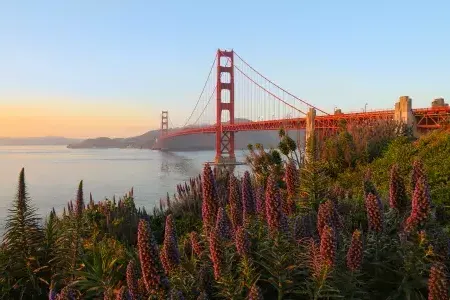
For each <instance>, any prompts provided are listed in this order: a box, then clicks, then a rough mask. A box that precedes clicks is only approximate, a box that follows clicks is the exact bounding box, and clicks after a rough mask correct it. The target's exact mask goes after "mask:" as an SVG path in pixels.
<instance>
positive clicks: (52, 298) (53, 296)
mask: <svg viewBox="0 0 450 300" xmlns="http://www.w3.org/2000/svg"><path fill="white" fill-rule="evenodd" d="M57 297H58V294H57V293H56V292H55V290H54V289H50V291H49V292H48V300H56V299H57Z"/></svg>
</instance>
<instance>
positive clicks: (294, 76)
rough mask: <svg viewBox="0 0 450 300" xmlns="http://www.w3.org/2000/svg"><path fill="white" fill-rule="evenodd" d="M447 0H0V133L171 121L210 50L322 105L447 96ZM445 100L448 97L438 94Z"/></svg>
mask: <svg viewBox="0 0 450 300" xmlns="http://www.w3.org/2000/svg"><path fill="white" fill-rule="evenodd" d="M449 11H450V2H449V1H447V0H442V1H433V0H430V1H415V0H409V1H403V0H397V1H392V0H391V1H383V0H378V1H345V0H343V1H334V0H330V1H320V0H316V1H301V0H295V1H272V0H271V1H263V0H259V1H252V0H246V1H243V0H238V1H231V0H230V1H169V0H168V1H150V0H147V1H131V0H129V1H115V0H108V1H103V0H97V1H91V0H77V1H75V0H67V1H46V0H42V1H31V0H22V1H6V0H0V137H1V136H20V137H26V136H49V135H54V136H66V137H77V138H87V137H97V136H110V137H124V136H133V135H138V134H142V133H144V132H146V131H147V130H150V129H155V128H158V126H159V122H160V119H159V118H160V117H159V116H160V113H161V110H169V112H170V116H171V120H172V122H173V123H174V124H182V123H183V121H184V120H185V119H186V117H188V115H189V112H190V111H191V110H192V108H193V107H194V105H195V102H196V100H197V97H198V94H199V93H200V91H201V89H202V85H203V83H204V80H205V77H206V75H207V72H208V70H209V67H210V64H211V61H212V60H213V58H214V55H215V52H216V50H217V48H222V49H224V48H225V49H230V48H232V49H235V50H236V51H237V52H238V53H239V55H241V56H242V57H243V58H245V59H246V60H247V61H248V62H249V63H250V64H251V65H253V66H255V67H256V68H257V69H258V70H260V71H261V72H262V73H263V74H264V75H266V76H267V77H269V78H271V79H272V80H274V81H275V82H277V83H279V84H280V85H281V86H283V87H284V88H286V89H288V90H289V91H290V92H292V93H293V94H295V95H297V96H299V97H301V98H304V99H308V101H310V102H311V103H312V104H314V105H316V106H318V107H320V108H322V109H324V110H325V111H330V112H331V111H332V110H333V108H334V107H335V106H338V107H340V108H342V109H343V110H344V111H346V110H347V111H350V110H352V111H355V110H360V109H361V108H362V107H364V105H365V103H367V109H377V108H380V109H386V108H392V107H393V106H394V103H395V101H396V99H398V97H399V96H401V95H409V96H410V97H411V98H412V99H413V106H414V107H428V106H429V105H430V102H431V101H432V100H433V99H434V98H437V97H444V98H445V97H447V98H448V99H450V19H449V16H448V12H449ZM447 102H448V101H447Z"/></svg>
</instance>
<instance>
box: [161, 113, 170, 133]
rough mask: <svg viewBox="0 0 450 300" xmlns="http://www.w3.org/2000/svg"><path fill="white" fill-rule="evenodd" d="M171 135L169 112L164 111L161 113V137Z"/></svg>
mask: <svg viewBox="0 0 450 300" xmlns="http://www.w3.org/2000/svg"><path fill="white" fill-rule="evenodd" d="M167 134H169V112H168V111H167V110H163V111H162V113H161V136H166V135H167Z"/></svg>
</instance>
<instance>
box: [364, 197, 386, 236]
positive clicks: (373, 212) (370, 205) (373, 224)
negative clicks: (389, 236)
mask: <svg viewBox="0 0 450 300" xmlns="http://www.w3.org/2000/svg"><path fill="white" fill-rule="evenodd" d="M366 211H367V220H368V221H369V229H370V230H373V231H376V232H381V231H382V230H383V212H382V208H381V207H380V203H379V199H378V197H377V196H375V195H374V194H372V193H369V194H368V195H367V197H366Z"/></svg>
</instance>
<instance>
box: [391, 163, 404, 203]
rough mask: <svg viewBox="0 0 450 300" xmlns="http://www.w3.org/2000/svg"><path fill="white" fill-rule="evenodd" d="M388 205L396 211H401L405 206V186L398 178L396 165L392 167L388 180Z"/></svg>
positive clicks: (400, 178)
mask: <svg viewBox="0 0 450 300" xmlns="http://www.w3.org/2000/svg"><path fill="white" fill-rule="evenodd" d="M389 205H390V207H391V208H393V209H397V210H403V209H404V208H405V205H406V190H405V184H404V182H403V179H402V177H400V174H399V170H398V165H397V164H395V165H393V166H392V168H391V174H390V178H389Z"/></svg>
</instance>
